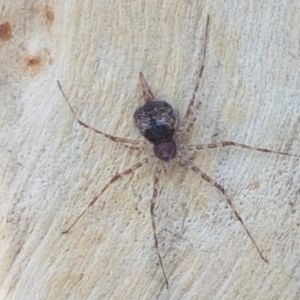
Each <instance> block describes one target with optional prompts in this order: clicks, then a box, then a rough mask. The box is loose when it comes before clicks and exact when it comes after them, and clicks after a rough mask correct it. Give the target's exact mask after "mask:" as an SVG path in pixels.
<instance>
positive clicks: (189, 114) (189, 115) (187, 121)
mask: <svg viewBox="0 0 300 300" xmlns="http://www.w3.org/2000/svg"><path fill="white" fill-rule="evenodd" d="M209 23H210V16H209V15H208V16H207V21H206V29H205V41H204V50H203V58H202V62H201V65H200V70H199V73H198V79H197V83H196V86H195V88H194V92H193V96H192V99H191V100H190V103H189V105H188V107H187V110H186V112H185V115H184V117H183V119H182V121H181V124H180V127H179V133H181V132H183V131H185V132H189V131H190V129H191V128H192V126H193V124H194V122H195V121H196V116H193V112H194V111H195V110H196V111H197V110H198V107H199V106H200V104H201V102H197V104H196V109H194V105H195V98H196V94H197V92H198V89H199V85H200V81H201V78H202V75H203V71H204V65H205V57H206V47H207V40H208V28H209Z"/></svg>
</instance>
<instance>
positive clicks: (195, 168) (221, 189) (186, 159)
mask: <svg viewBox="0 0 300 300" xmlns="http://www.w3.org/2000/svg"><path fill="white" fill-rule="evenodd" d="M178 158H179V159H180V160H181V161H182V162H184V163H185V165H186V166H188V167H189V168H190V169H191V170H193V171H194V172H196V173H197V174H199V175H200V176H201V177H202V178H203V179H204V180H205V181H207V182H208V183H209V184H210V185H212V186H214V187H216V188H217V189H218V190H219V191H220V192H221V193H222V194H223V196H224V198H225V200H226V201H227V203H228V204H229V206H230V208H231V210H232V211H233V212H234V214H235V216H236V218H237V219H238V220H239V222H240V223H241V224H242V226H243V227H244V230H245V231H246V233H247V235H248V236H249V238H250V239H251V241H252V243H253V245H254V246H255V248H256V250H257V251H258V253H259V255H260V257H261V258H262V259H263V260H264V261H265V262H268V261H267V260H266V259H265V258H264V256H263V255H262V252H261V250H260V249H259V248H258V246H257V244H256V243H255V241H254V238H253V237H252V235H251V234H250V232H249V230H248V229H247V227H246V225H245V223H244V221H243V219H242V217H241V216H240V214H239V213H238V212H237V210H236V208H235V207H234V205H233V203H232V201H231V199H230V198H229V196H228V195H227V194H226V192H225V189H224V188H223V187H222V186H221V185H220V184H219V183H217V182H216V181H215V180H213V179H212V178H211V177H209V176H208V175H206V174H205V173H204V172H203V171H202V170H201V169H200V168H199V167H197V166H196V165H195V164H194V163H193V162H192V161H191V160H189V159H188V158H186V157H185V156H184V155H183V154H182V153H178Z"/></svg>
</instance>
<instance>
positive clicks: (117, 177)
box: [62, 157, 149, 234]
mask: <svg viewBox="0 0 300 300" xmlns="http://www.w3.org/2000/svg"><path fill="white" fill-rule="evenodd" d="M148 161H149V158H148V157H146V158H144V159H142V160H141V161H139V162H138V163H137V164H135V165H133V166H131V167H130V168H129V169H127V170H125V171H123V172H121V173H119V174H117V175H115V176H114V177H112V178H111V179H110V181H109V182H108V183H106V185H105V186H104V187H103V188H102V190H101V191H100V193H99V194H98V195H97V196H95V197H94V198H93V200H92V201H91V202H90V203H89V205H88V206H87V207H86V208H85V209H84V210H83V211H82V213H81V214H80V215H79V216H78V217H77V218H76V219H75V220H74V221H73V223H72V224H71V226H69V228H68V229H67V230H65V231H63V232H62V233H63V234H64V233H68V232H69V231H70V230H71V229H72V228H73V227H74V225H75V224H76V223H77V222H78V221H79V220H80V218H81V217H82V216H83V215H84V214H85V213H86V211H87V210H88V209H89V208H90V207H91V206H93V205H94V204H95V203H96V201H97V200H98V199H99V198H100V196H101V195H102V194H103V193H104V192H105V191H106V190H107V188H108V187H109V186H110V185H111V184H112V183H113V182H115V181H116V180H118V179H120V178H123V177H125V176H126V175H128V174H130V173H133V172H134V171H135V170H137V169H138V168H140V167H142V166H143V165H144V164H145V163H148Z"/></svg>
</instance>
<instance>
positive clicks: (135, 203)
mask: <svg viewBox="0 0 300 300" xmlns="http://www.w3.org/2000/svg"><path fill="white" fill-rule="evenodd" d="M197 2H198V1H136V0H133V1H67V2H65V1H26V4H24V3H25V2H24V1H17V2H14V4H12V2H11V1H5V0H2V3H3V4H2V6H1V7H2V8H1V9H2V11H1V18H0V20H1V22H0V23H1V24H0V51H1V61H0V63H1V75H0V76H1V81H0V88H1V90H0V93H1V97H0V106H1V109H0V124H1V131H0V145H1V147H0V157H1V162H0V172H1V173H0V175H1V180H0V195H1V199H0V201H1V203H0V205H1V208H0V211H1V219H0V220H1V227H0V230H1V235H0V238H1V247H0V251H1V256H0V257H1V269H0V270H1V272H0V282H1V286H0V298H1V299H289V300H290V299H299V298H300V285H299V282H300V255H299V254H300V232H299V230H300V228H299V218H300V199H299V198H300V195H299V188H300V184H299V182H300V168H299V167H300V159H297V158H292V157H283V156H278V155H270V154H264V153H257V152H254V151H247V150H243V149H242V150H240V149H225V148H224V149H219V150H216V149H212V150H210V151H204V152H201V153H198V154H194V155H193V157H194V161H195V162H196V163H197V165H199V166H200V167H201V168H202V169H203V170H205V171H206V172H207V173H208V174H209V175H210V176H212V177H213V178H214V179H215V180H217V181H218V182H220V184H222V185H223V186H224V187H225V188H226V190H227V192H228V194H229V195H230V196H232V201H233V202H234V204H235V206H236V208H237V210H238V211H239V212H240V214H241V215H242V217H243V219H244V221H245V223H246V224H247V226H248V228H249V230H250V231H251V233H252V234H253V236H254V238H255V240H256V242H257V244H258V245H259V247H260V248H261V249H262V251H263V254H264V255H265V257H266V258H267V259H268V260H269V263H268V264H266V263H264V262H263V261H262V259H261V258H260V257H259V255H258V253H257V252H256V250H255V248H254V247H253V245H252V243H251V241H250V240H249V238H248V237H247V235H246V234H245V232H244V231H243V228H242V226H241V225H240V223H239V222H238V221H237V220H236V219H235V217H234V216H233V215H232V213H231V211H230V209H229V208H228V207H227V205H226V202H225V200H224V199H223V197H222V195H221V194H220V193H219V192H218V191H217V190H216V189H214V188H212V187H211V186H209V185H208V184H206V183H205V182H204V181H203V180H201V179H200V178H199V177H197V175H196V174H194V173H193V172H192V171H188V170H187V169H186V168H184V167H182V166H180V165H176V164H172V165H171V166H170V167H169V169H168V174H167V176H165V175H163V176H162V177H161V179H160V187H161V188H160V191H161V192H160V197H159V201H158V202H159V204H158V207H157V211H156V216H157V218H156V222H157V228H158V236H159V241H160V249H161V255H162V258H163V262H164V265H165V269H166V273H167V276H168V279H169V282H170V287H169V289H168V290H167V289H166V285H165V282H164V279H163V275H162V272H161V269H160V267H159V265H158V259H157V255H156V252H155V248H154V241H153V236H152V229H151V221H150V213H149V200H150V197H151V194H152V176H153V169H152V168H151V165H150V166H149V165H148V166H145V167H143V168H142V169H141V170H140V171H137V172H136V173H135V174H134V175H133V176H129V177H128V178H127V179H125V178H124V179H123V180H120V181H118V182H116V183H115V184H114V185H112V186H111V187H110V188H109V189H108V190H107V191H106V192H105V194H104V195H103V196H102V197H101V199H100V200H99V202H98V203H97V205H96V207H94V208H92V209H90V210H89V211H88V213H87V214H86V215H85V216H84V218H82V220H81V221H80V222H79V223H78V224H77V225H76V227H74V229H73V230H72V231H70V233H69V234H68V235H62V234H61V232H62V231H63V230H65V229H66V228H67V227H68V225H70V223H71V222H72V221H73V220H74V218H75V217H76V216H77V215H78V214H79V213H80V212H81V211H82V210H83V209H84V208H85V207H86V205H87V203H89V201H91V200H92V199H93V197H94V196H95V195H96V194H97V193H98V192H99V190H100V189H101V188H102V187H103V186H104V185H105V183H106V182H107V181H108V180H109V179H110V178H111V177H112V176H113V175H115V174H116V173H117V172H119V171H121V170H124V169H126V168H127V167H129V166H131V165H132V164H134V163H136V162H137V161H138V160H140V159H141V158H143V157H145V156H146V155H147V153H146V154H145V153H137V152H134V151H133V150H127V149H124V148H123V147H122V146H120V145H116V144H115V143H113V142H111V141H109V140H107V139H105V138H103V137H101V136H100V135H97V134H94V133H93V132H89V131H88V130H86V129H84V128H83V127H81V126H79V125H78V124H77V123H76V121H74V119H73V117H72V115H71V113H70V111H69V109H68V107H67V105H66V103H65V102H64V100H63V98H62V96H61V93H60V91H59V89H58V87H57V84H56V80H57V79H59V80H60V82H61V84H62V86H63V89H64V91H65V93H66V95H67V96H68V98H69V100H70V102H71V103H72V105H73V106H74V108H75V109H76V110H77V111H78V113H79V114H80V116H81V118H82V119H83V120H85V121H86V122H88V123H90V124H91V125H93V126H95V127H97V128H99V129H101V130H104V131H106V132H108V133H110V134H114V135H117V136H121V137H126V138H132V139H142V138H141V137H140V136H139V133H138V131H137V129H136V128H135V127H134V125H133V113H134V111H135V109H136V108H137V107H138V106H139V105H141V104H142V101H143V99H142V94H141V88H140V86H139V80H138V72H139V71H143V72H144V75H145V77H146V79H147V81H148V82H149V84H150V86H151V87H152V89H153V92H154V93H155V94H156V95H157V96H158V97H159V98H161V99H165V100H167V101H169V102H170V103H171V104H172V105H173V106H174V107H175V108H176V109H177V110H178V111H179V114H180V116H182V115H183V114H184V112H185V109H186V107H187V105H188V102H189V100H190V98H191V95H192V92H193V88H194V86H195V84H196V81H197V72H198V70H199V63H200V60H201V53H202V50H203V48H202V47H203V34H204V29H205V23H206V17H207V15H208V14H210V15H211V27H210V34H209V44H208V49H207V63H206V68H205V71H204V76H203V80H202V84H201V88H200V91H199V93H198V94H197V100H198V101H199V100H200V99H201V102H202V105H201V107H200V110H199V118H198V121H197V123H196V124H195V129H194V131H193V134H192V136H191V139H192V141H193V143H200V144H203V143H209V142H211V141H220V140H235V141H238V142H244V143H247V144H251V145H253V146H260V147H267V148H271V149H277V150H281V151H289V152H291V153H296V154H300V140H299V133H300V129H299V126H300V123H299V113H300V99H299V98H300V93H299V90H300V74H299V70H300V66H299V49H300V35H299V20H300V6H299V4H296V2H292V1H279V2H278V1H277V2H276V1H275V2H274V1H267V2H265V1H251V4H248V3H247V4H240V3H237V2H232V1H228V2H226V3H224V1H202V2H201V4H198V3H197ZM212 2H213V4H212ZM118 3H120V4H118ZM244 3H246V2H244Z"/></svg>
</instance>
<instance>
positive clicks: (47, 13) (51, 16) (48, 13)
mask: <svg viewBox="0 0 300 300" xmlns="http://www.w3.org/2000/svg"><path fill="white" fill-rule="evenodd" d="M45 17H46V23H47V24H48V25H52V24H53V22H54V13H53V10H52V8H51V7H49V6H48V5H46V6H45Z"/></svg>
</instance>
